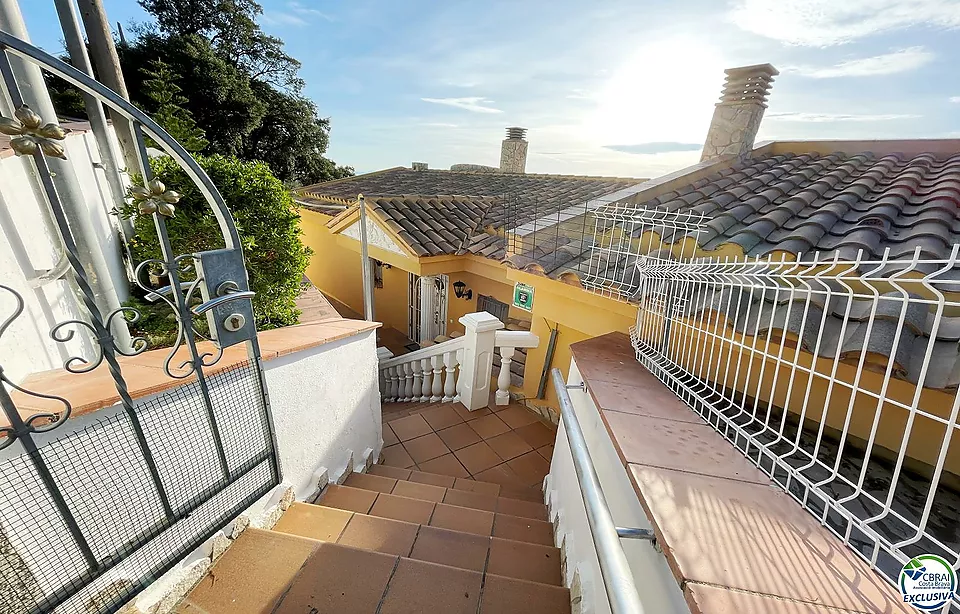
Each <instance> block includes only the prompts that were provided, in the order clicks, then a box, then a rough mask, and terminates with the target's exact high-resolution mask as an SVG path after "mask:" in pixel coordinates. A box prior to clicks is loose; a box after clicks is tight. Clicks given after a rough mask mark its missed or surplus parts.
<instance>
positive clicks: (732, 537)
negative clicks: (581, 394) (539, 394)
mask: <svg viewBox="0 0 960 614" xmlns="http://www.w3.org/2000/svg"><path fill="white" fill-rule="evenodd" d="M629 470H630V472H631V474H632V477H633V480H634V482H635V483H636V484H637V486H638V490H639V492H640V495H641V497H642V500H643V505H644V508H646V509H648V510H650V514H651V520H652V523H653V525H654V527H655V528H656V529H657V530H658V533H659V534H660V535H661V536H662V539H658V540H657V543H658V544H659V545H660V546H661V547H662V548H663V552H664V556H665V557H666V558H667V561H668V562H669V563H670V565H671V567H672V568H673V570H674V574H675V575H678V576H679V577H682V578H684V579H685V580H688V581H691V582H698V583H704V584H713V585H716V586H727V587H731V588H734V589H737V590H741V591H750V592H756V593H764V594H767V595H776V596H779V597H784V598H788V599H796V600H798V601H808V602H812V603H817V604H822V605H824V606H831V607H835V608H845V609H847V610H852V611H855V612H907V611H909V610H908V609H907V608H908V606H906V605H904V604H902V603H901V599H900V597H899V594H898V591H897V590H896V588H895V587H894V586H893V585H890V584H887V583H886V581H884V580H883V578H881V576H880V575H879V574H877V573H875V572H874V571H872V570H870V569H869V568H868V567H867V565H866V563H864V562H863V561H861V560H860V559H859V558H858V557H857V556H856V555H855V554H854V553H853V551H851V550H850V549H849V548H848V547H847V546H845V545H844V544H843V542H841V541H840V540H839V539H837V538H836V537H834V536H833V535H832V534H831V533H829V532H828V531H827V530H826V529H825V528H823V527H821V526H820V524H819V523H818V521H817V520H816V519H815V518H814V517H813V516H812V515H810V514H809V513H808V512H807V511H806V510H804V509H803V508H802V507H800V506H799V505H797V503H796V501H794V500H793V498H791V497H790V496H789V495H787V494H786V493H784V492H783V491H781V490H780V489H779V488H777V487H774V486H773V485H760V484H753V483H749V482H741V481H738V480H726V479H722V478H715V477H708V476H703V475H698V474H694V473H686V472H681V471H672V470H668V469H656V468H651V467H640V466H637V465H630V466H629Z"/></svg>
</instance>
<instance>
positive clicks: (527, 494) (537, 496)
mask: <svg viewBox="0 0 960 614" xmlns="http://www.w3.org/2000/svg"><path fill="white" fill-rule="evenodd" d="M501 466H502V467H506V465H501ZM494 469H497V467H494ZM507 469H509V467H507ZM500 496H501V497H503V498H506V499H518V500H520V501H532V502H534V503H541V504H542V503H543V489H542V488H541V487H540V486H501V487H500Z"/></svg>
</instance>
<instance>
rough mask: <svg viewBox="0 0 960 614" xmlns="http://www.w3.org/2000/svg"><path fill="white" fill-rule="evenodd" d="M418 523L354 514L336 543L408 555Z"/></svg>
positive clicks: (417, 529) (415, 536) (415, 535)
mask: <svg viewBox="0 0 960 614" xmlns="http://www.w3.org/2000/svg"><path fill="white" fill-rule="evenodd" d="M419 530H420V525H418V524H414V523H412V522H402V521H400V520H392V519H390V518H380V517H378V516H367V515H365V514H354V516H353V519H352V520H351V521H350V524H348V525H347V528H346V530H344V532H343V535H341V536H340V539H339V540H338V542H337V543H339V544H341V545H344V546H353V547H354V548H362V549H363V550H371V551H374V552H383V553H384V554H395V555H398V556H410V549H411V548H413V542H414V541H415V540H416V539H417V531H419Z"/></svg>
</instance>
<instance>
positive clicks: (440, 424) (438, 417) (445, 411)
mask: <svg viewBox="0 0 960 614" xmlns="http://www.w3.org/2000/svg"><path fill="white" fill-rule="evenodd" d="M420 415H421V416H423V419H424V420H426V421H427V424H429V425H430V426H431V427H432V428H433V430H435V431H439V430H441V429H445V428H447V427H450V426H453V425H454V424H460V423H462V422H463V419H462V418H461V417H460V414H458V413H457V412H456V410H455V409H453V407H452V406H450V405H440V406H439V407H434V408H431V409H429V410H427V411H425V412H423V413H422V414H420Z"/></svg>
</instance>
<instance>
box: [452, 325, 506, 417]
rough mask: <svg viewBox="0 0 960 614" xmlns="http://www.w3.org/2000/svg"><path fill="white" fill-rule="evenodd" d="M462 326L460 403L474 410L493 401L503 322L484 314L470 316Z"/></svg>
mask: <svg viewBox="0 0 960 614" xmlns="http://www.w3.org/2000/svg"><path fill="white" fill-rule="evenodd" d="M460 323H461V324H463V328H464V334H463V361H462V362H461V363H460V373H461V375H460V381H459V382H457V384H458V385H459V389H458V392H459V393H460V402H461V403H463V404H464V406H466V408H467V409H469V410H471V411H473V410H475V409H480V408H481V407H485V406H486V405H487V404H488V403H489V402H490V375H491V372H492V370H493V354H494V347H495V345H496V334H497V331H498V330H500V329H501V328H503V322H501V321H500V320H498V319H497V318H495V317H494V316H492V315H490V314H489V313H487V312H485V311H481V312H478V313H468V314H467V315H465V316H463V317H462V318H460Z"/></svg>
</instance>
